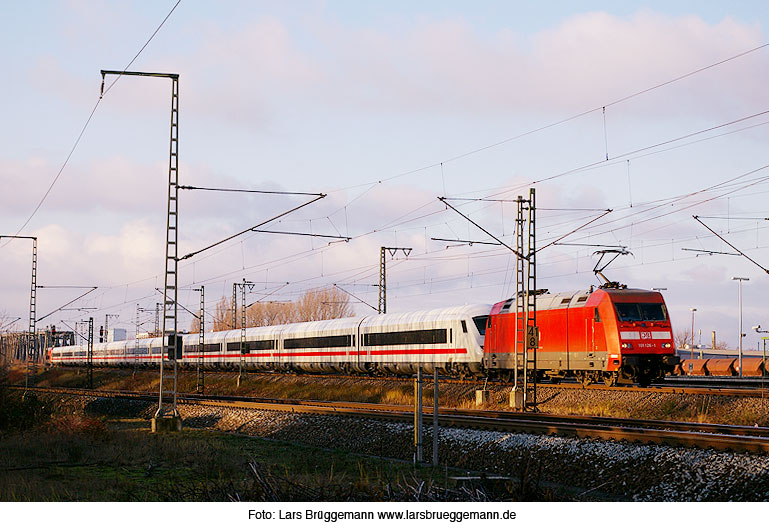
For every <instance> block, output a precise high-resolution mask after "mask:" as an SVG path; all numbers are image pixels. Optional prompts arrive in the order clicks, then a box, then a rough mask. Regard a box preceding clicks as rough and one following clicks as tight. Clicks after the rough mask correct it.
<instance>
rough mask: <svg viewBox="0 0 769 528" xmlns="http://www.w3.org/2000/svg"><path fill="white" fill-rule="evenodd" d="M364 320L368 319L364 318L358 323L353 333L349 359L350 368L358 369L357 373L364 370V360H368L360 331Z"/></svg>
mask: <svg viewBox="0 0 769 528" xmlns="http://www.w3.org/2000/svg"><path fill="white" fill-rule="evenodd" d="M366 319H368V317H364V318H363V319H361V320H360V321H359V322H358V326H357V331H356V332H355V337H354V340H355V341H354V342H353V344H352V346H353V352H352V357H351V358H350V362H351V363H353V365H352V366H353V367H354V368H357V369H359V371H361V369H364V368H365V364H366V360H367V359H368V356H367V350H366V347H364V346H363V333H362V332H361V330H360V327H361V326H363V323H364V322H365V321H366Z"/></svg>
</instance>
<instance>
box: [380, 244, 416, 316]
mask: <svg viewBox="0 0 769 528" xmlns="http://www.w3.org/2000/svg"><path fill="white" fill-rule="evenodd" d="M412 249H413V248H406V247H381V248H379V308H378V311H379V313H380V314H383V313H387V253H386V252H389V253H390V256H391V257H394V256H395V254H396V253H397V252H398V251H403V254H404V255H406V256H407V257H408V256H409V255H410V254H411V250H412Z"/></svg>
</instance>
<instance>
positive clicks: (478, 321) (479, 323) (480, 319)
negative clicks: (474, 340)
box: [473, 315, 491, 335]
mask: <svg viewBox="0 0 769 528" xmlns="http://www.w3.org/2000/svg"><path fill="white" fill-rule="evenodd" d="M473 322H474V323H475V327H476V328H477V329H478V333H479V334H481V335H486V328H487V326H488V328H491V317H489V316H488V315H479V316H476V317H473Z"/></svg>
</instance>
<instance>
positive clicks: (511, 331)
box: [48, 286, 678, 385]
mask: <svg viewBox="0 0 769 528" xmlns="http://www.w3.org/2000/svg"><path fill="white" fill-rule="evenodd" d="M515 300H516V299H515V297H512V298H510V299H507V300H504V301H501V302H499V303H497V304H494V305H490V304H473V305H465V306H457V307H451V308H441V309H435V310H423V311H415V312H406V313H396V314H376V315H368V316H358V317H348V318H343V319H333V320H327V321H311V322H304V323H292V324H286V325H276V326H265V327H256V328H247V329H245V330H242V329H235V330H226V331H219V332H209V333H206V334H205V335H204V339H203V344H202V347H201V344H200V336H199V334H186V335H184V336H181V339H182V346H181V347H180V348H181V354H180V357H179V356H178V357H177V359H178V361H179V362H180V364H181V366H182V367H191V368H194V367H197V366H199V365H200V366H202V367H204V368H207V369H232V368H238V367H239V366H242V367H245V369H247V370H249V371H259V370H262V371H278V372H307V373H328V372H334V373H346V374H363V375H377V374H380V375H381V374H387V375H411V374H414V373H415V372H417V370H418V369H419V368H422V369H423V371H424V372H425V373H428V374H430V373H432V372H434V371H436V370H437V371H438V372H439V373H440V374H443V375H448V376H452V377H458V378H467V377H475V378H491V379H501V380H508V381H509V380H512V378H513V373H514V372H515V370H516V361H517V362H518V365H517V367H518V368H519V369H522V368H523V365H522V364H521V357H522V354H518V355H516V354H515V350H516V336H517V335H519V336H520V335H521V333H520V332H519V331H518V329H517V327H516V308H515V305H516V302H515ZM536 325H537V327H538V329H539V343H538V348H537V350H536V352H537V354H536V363H534V362H531V363H530V365H531V366H530V368H529V370H528V373H529V375H530V376H532V377H533V376H536V377H537V378H539V379H550V380H553V381H559V380H561V379H563V378H564V377H576V378H577V379H579V380H581V381H582V382H583V383H585V384H589V383H593V382H603V383H606V384H607V385H613V384H616V383H621V382H628V383H637V384H640V385H648V384H649V383H651V382H652V381H655V380H657V379H660V378H661V377H663V376H664V375H665V374H668V373H671V372H672V370H673V368H674V367H675V366H676V365H677V364H678V358H677V357H676V356H675V346H674V343H673V333H672V329H671V325H670V320H669V317H668V312H667V308H666V306H665V301H664V299H663V298H662V295H661V294H660V293H659V292H656V291H647V290H640V289H628V288H626V287H622V286H602V287H598V288H590V289H589V290H581V291H576V292H566V293H554V294H551V293H549V292H547V291H546V290H545V291H542V292H538V295H536ZM521 347H522V345H520V344H519V345H518V349H519V350H521V349H522V348H521ZM532 356H533V354H532ZM162 357H163V340H162V339H161V338H160V337H155V338H146V339H134V340H128V341H117V342H110V343H98V344H93V350H92V356H91V362H92V365H93V366H116V367H117V366H119V367H150V366H153V365H157V364H158V363H159V362H160V361H161V358H162ZM516 357H517V358H518V359H516ZM48 360H49V362H50V363H51V364H52V365H62V366H82V365H84V364H86V363H87V362H88V352H87V346H86V345H73V346H64V347H55V348H51V349H50V350H49V352H48Z"/></svg>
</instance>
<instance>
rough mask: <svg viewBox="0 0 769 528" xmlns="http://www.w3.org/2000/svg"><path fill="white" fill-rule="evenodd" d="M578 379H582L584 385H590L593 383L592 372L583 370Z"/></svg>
mask: <svg viewBox="0 0 769 528" xmlns="http://www.w3.org/2000/svg"><path fill="white" fill-rule="evenodd" d="M577 379H578V380H579V381H580V383H582V386H583V387H587V386H588V385H590V384H591V383H593V378H592V376H590V374H588V373H587V372H583V373H581V374H579V376H578V377H577Z"/></svg>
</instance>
